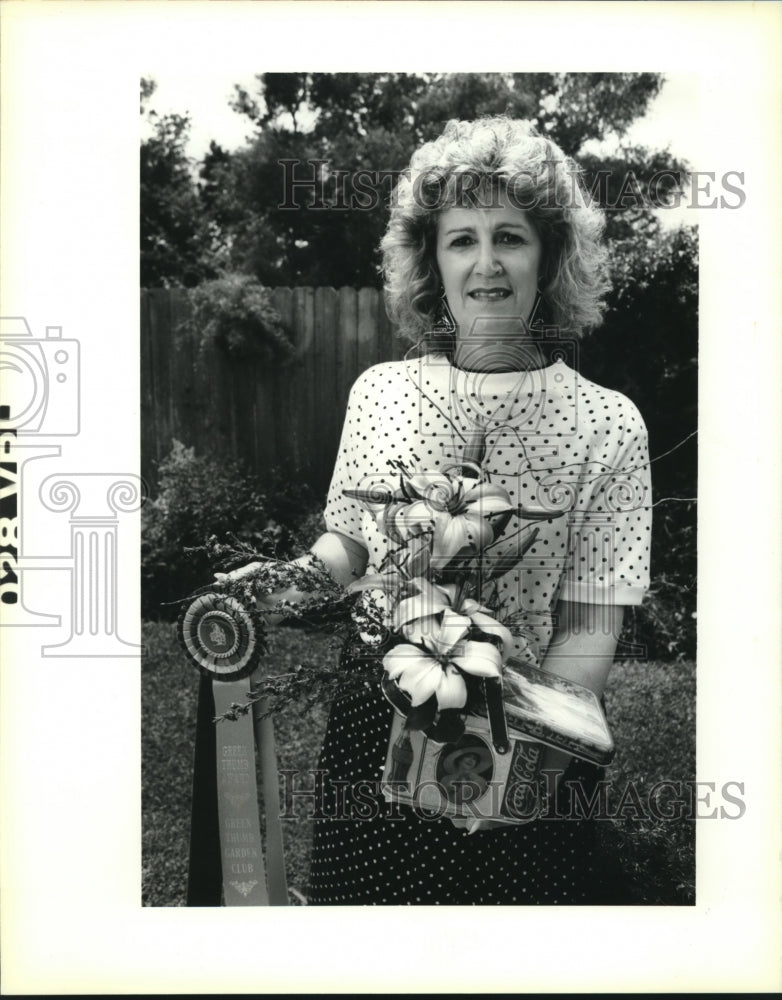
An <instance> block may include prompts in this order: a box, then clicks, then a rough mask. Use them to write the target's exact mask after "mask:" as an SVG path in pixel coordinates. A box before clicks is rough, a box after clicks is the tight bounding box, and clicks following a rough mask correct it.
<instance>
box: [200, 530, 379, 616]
mask: <svg viewBox="0 0 782 1000" xmlns="http://www.w3.org/2000/svg"><path fill="white" fill-rule="evenodd" d="M314 556H317V558H318V559H320V561H321V562H322V563H323V564H324V565H325V567H326V569H327V570H328V572H329V573H330V575H331V576H332V577H333V578H334V579H335V580H336V581H337V583H339V584H342V586H343V587H346V586H347V585H348V584H349V583H352V582H353V580H357V579H358V578H359V577H361V576H363V575H364V570H365V569H366V565H367V560H368V555H367V550H366V549H365V548H364V546H363V545H361V544H359V543H358V542H356V541H354V540H353V539H352V538H348V536H347V535H343V534H341V533H340V532H338V531H325V532H324V533H323V534H322V535H321V536H320V538H318V540H317V541H316V542H315V543H314V545H312V547H311V548H310V551H309V552H307V553H305V555H303V556H299V558H298V559H294V560H292V565H295V566H307V565H309V564H311V563H312V562H313V561H314V560H313V557H314ZM260 565H261V564H260V563H257V562H253V563H248V565H247V566H242V567H241V568H240V569H237V570H234V571H233V572H232V573H216V574H215V576H216V577H217V579H218V581H219V580H225V579H231V580H238V579H241V577H243V576H246V575H247V574H249V573H252V572H253V570H255V569H257V568H258V567H259V566H260ZM311 598H312V594H304V593H303V592H302V591H300V590H298V589H297V588H296V587H288V588H287V589H286V590H278V591H276V592H275V593H274V594H269V595H267V596H265V597H256V599H255V603H256V605H257V607H258V608H259V609H260V610H261V611H263V610H264V609H268V608H273V607H275V606H276V605H277V604H278V603H279V602H280V601H291V602H292V603H293V602H296V601H300V600H302V599H305V600H306V599H311ZM283 617H284V616H283V615H280V614H268V613H267V615H266V620H267V621H268V622H269V624H272V625H276V624H278V623H279V622H280V621H282V619H283Z"/></svg>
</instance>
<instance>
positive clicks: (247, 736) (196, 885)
mask: <svg viewBox="0 0 782 1000" xmlns="http://www.w3.org/2000/svg"><path fill="white" fill-rule="evenodd" d="M258 618H259V615H258V612H257V611H255V610H254V609H252V610H250V609H248V608H246V607H245V606H244V605H243V604H242V603H241V602H239V601H238V600H236V598H233V597H229V596H225V595H223V594H220V593H217V592H210V593H205V594H201V595H199V596H198V597H197V598H196V599H195V600H193V601H192V602H191V603H190V604H188V605H187V606H186V607H185V608H184V609H183V611H182V613H181V614H180V616H179V622H178V632H179V640H180V643H181V645H182V648H183V649H184V651H185V654H186V655H187V657H188V659H189V660H190V661H191V662H192V663H194V664H195V665H196V666H197V667H198V669H199V670H200V671H201V674H202V678H203V679H202V691H201V695H200V697H199V722H198V728H197V732H196V755H195V764H194V774H193V817H192V826H191V847H190V885H189V889H188V905H216V903H215V897H216V896H217V895H219V893H218V889H219V884H215V879H214V874H213V869H214V861H215V851H216V848H217V840H219V858H220V869H221V872H222V896H223V901H224V904H225V905H226V906H269V905H272V906H286V905H288V901H289V900H288V890H287V883H286V878H285V860H284V854H283V844H282V828H281V825H280V797H279V787H278V773H277V757H276V752H275V748H274V728H273V725H272V721H271V719H270V718H262V715H263V712H264V706H263V704H262V703H260V702H256V703H254V704H253V706H252V716H251V715H250V713H249V712H235V711H233V706H234V705H236V704H240V705H241V704H246V703H247V702H248V700H249V695H250V693H251V690H252V686H253V681H254V679H256V673H257V671H258V664H259V662H260V659H261V654H262V652H263V649H262V644H261V642H260V641H259V639H260V637H261V636H262V634H263V631H262V629H261V628H259V624H260V623H259V621H258ZM209 681H211V683H209ZM204 684H207V685H208V687H210V688H211V692H208V693H211V695H212V698H213V699H214V715H215V716H217V717H218V718H220V721H219V722H218V723H213V722H211V723H208V725H211V727H212V732H213V733H214V735H213V736H212V732H208V731H207V723H206V721H205V718H204V716H205V711H204V705H202V701H203V702H204V703H206V701H207V700H208V699H207V691H204V690H203V687H204ZM209 700H211V699H209ZM226 715H228V717H225V716H226ZM212 739H213V741H214V742H213V743H212ZM256 743H257V750H258V755H259V757H260V766H261V775H262V779H263V791H264V805H265V811H266V837H267V840H268V859H267V860H268V880H267V871H266V865H265V864H264V856H263V843H262V839H261V827H260V817H259V811H258V788H257V781H256ZM210 744H212V746H213V755H212V754H210V753H209V745H210ZM210 756H211V762H210V761H209V757H210ZM212 763H213V764H214V765H215V766H214V767H212ZM215 798H216V807H217V809H216V812H217V815H216V817H215V816H214V806H215ZM215 821H216V822H215ZM215 827H216V828H217V835H218V836H217V838H215V836H214V834H215Z"/></svg>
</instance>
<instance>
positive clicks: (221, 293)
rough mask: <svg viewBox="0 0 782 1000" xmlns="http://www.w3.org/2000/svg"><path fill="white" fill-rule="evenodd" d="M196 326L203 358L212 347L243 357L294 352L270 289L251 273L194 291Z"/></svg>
mask: <svg viewBox="0 0 782 1000" xmlns="http://www.w3.org/2000/svg"><path fill="white" fill-rule="evenodd" d="M191 302H192V305H193V317H192V321H191V322H192V325H193V326H194V328H195V329H196V330H197V331H198V349H199V354H200V355H201V356H202V357H203V355H204V354H206V353H207V352H208V351H209V350H210V348H211V347H212V346H214V347H217V348H218V349H220V350H223V351H225V352H227V353H228V354H229V355H230V356H231V357H233V358H237V359H242V358H248V357H253V356H257V357H261V358H263V359H264V360H267V361H271V360H279V359H280V358H286V357H291V356H292V355H293V352H294V347H293V344H292V343H291V341H290V339H289V337H288V334H287V333H286V331H285V328H284V326H283V324H282V320H281V319H280V315H279V313H278V312H277V310H276V309H275V308H274V306H273V305H272V301H271V295H270V292H269V290H268V288H264V287H263V285H261V283H260V282H259V281H258V279H257V278H255V277H253V276H252V275H248V274H228V275H225V276H223V277H221V278H218V279H216V280H215V281H207V282H204V284H201V285H199V286H198V287H197V288H194V289H193V291H192V292H191Z"/></svg>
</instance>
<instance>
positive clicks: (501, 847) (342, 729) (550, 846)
mask: <svg viewBox="0 0 782 1000" xmlns="http://www.w3.org/2000/svg"><path fill="white" fill-rule="evenodd" d="M393 711H394V710H393V708H391V706H390V705H389V704H388V702H387V701H386V700H385V699H384V698H383V696H382V694H381V693H380V690H379V687H378V690H377V692H376V693H373V694H364V693H360V694H350V695H348V696H346V697H343V698H341V699H338V700H337V701H336V702H335V703H334V705H333V707H332V711H331V715H330V718H329V723H328V728H327V732H326V738H325V742H324V746H323V750H322V753H321V759H320V764H319V768H320V769H321V770H322V771H323V772H324V773H323V789H324V795H325V798H324V802H323V808H322V811H321V818H320V819H316V820H315V836H314V843H313V852H312V864H311V873H310V892H309V902H310V904H312V905H321V906H323V905H340V904H341V905H349V904H354V905H356V904H364V905H438V904H462V905H465V904H486V905H490V904H542V905H554V904H584V903H594V902H596V901H598V895H597V894H598V892H599V886H598V885H597V884H596V882H595V877H594V871H593V867H592V858H593V846H594V839H595V833H596V831H595V823H596V821H595V820H592V821H589V820H586V819H556V818H551V819H540V820H536V821H534V822H531V823H526V824H520V825H515V826H504V827H502V828H494V829H491V830H481V831H478V832H476V833H473V834H468V833H467V831H466V830H465V829H460V828H458V827H455V826H454V825H453V823H451V821H450V820H449V819H447V818H440V819H433V818H426V817H424V816H423V815H422V812H421V811H420V810H413V809H412V808H408V807H406V806H402V805H399V804H396V803H388V802H386V801H385V799H384V797H383V795H382V793H381V792H380V790H379V781H380V778H381V776H382V769H383V765H384V763H385V758H386V749H387V745H388V737H389V732H390V729H391V720H392V716H393ZM602 773H603V772H602V770H601V769H599V768H596V767H593V766H592V765H589V764H586V763H584V762H576V761H574V762H573V764H572V765H571V767H570V768H569V770H568V771H567V772H566V774H565V776H564V777H563V781H564V780H567V781H568V782H573V781H579V782H580V783H581V785H582V787H583V788H584V792H585V794H587V795H589V794H591V791H592V789H593V788H594V785H595V783H596V782H597V781H598V780H599V779H600V778H601V777H602ZM563 811H564V810H560V812H563Z"/></svg>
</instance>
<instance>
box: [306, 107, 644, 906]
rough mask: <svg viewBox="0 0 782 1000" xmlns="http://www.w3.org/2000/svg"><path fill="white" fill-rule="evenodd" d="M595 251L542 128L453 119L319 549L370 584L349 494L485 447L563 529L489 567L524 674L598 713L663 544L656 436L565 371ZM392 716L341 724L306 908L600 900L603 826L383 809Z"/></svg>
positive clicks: (494, 476)
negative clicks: (402, 352)
mask: <svg viewBox="0 0 782 1000" xmlns="http://www.w3.org/2000/svg"><path fill="white" fill-rule="evenodd" d="M601 232H602V219H601V216H600V215H599V213H598V211H597V210H596V209H594V208H593V207H591V206H590V205H589V204H588V203H587V202H586V200H585V198H584V196H583V194H582V191H581V189H580V186H579V182H578V177H577V170H576V167H575V165H574V164H573V162H572V161H571V160H569V159H568V158H567V157H566V156H565V155H564V154H563V153H562V151H561V150H560V149H559V148H558V147H557V146H556V145H555V144H554V143H553V142H551V141H550V140H548V139H546V138H544V137H542V136H540V135H539V134H538V133H537V132H536V130H535V128H534V127H533V126H532V125H531V124H529V123H526V122H522V121H512V120H509V119H506V118H489V119H481V120H478V121H475V122H457V121H451V122H449V123H448V125H447V127H446V129H445V131H444V132H443V134H442V136H440V138H438V139H437V140H435V141H434V142H429V143H426V144H425V145H424V146H422V147H421V148H420V149H419V150H418V151H417V152H416V153H415V154H414V156H413V158H412V160H411V167H410V172H409V175H408V176H405V177H403V178H402V180H401V181H400V182H399V185H398V187H397V189H396V192H395V197H394V199H393V204H392V209H391V216H390V221H389V224H388V228H387V232H386V235H385V237H384V239H383V242H382V251H383V267H384V276H385V288H386V298H387V305H388V309H389V313H390V315H391V317H392V318H393V319H394V320H395V321H396V323H397V324H398V327H399V330H400V332H401V333H402V335H404V336H406V337H407V338H408V339H409V340H410V341H411V342H413V343H414V344H416V345H417V349H415V350H412V351H411V353H410V354H409V355H408V357H407V358H406V359H405V360H404V361H401V362H391V363H387V364H380V365H377V366H375V367H373V368H371V369H369V370H368V371H366V372H364V373H363V374H362V375H361V376H360V377H359V379H358V380H357V382H356V383H355V385H354V387H353V389H352V391H351V395H350V400H349V403H348V410H347V416H346V420H345V425H344V431H343V435H342V441H341V445H340V449H339V454H338V458H337V462H336V467H335V471H334V477H333V480H332V484H331V489H330V491H329V495H328V500H327V506H326V512H325V523H326V526H327V528H328V531H327V532H326V533H325V534H324V535H323V536H322V537H321V538H320V539H319V540H318V542H317V543H316V544H315V546H314V547H313V550H312V551H313V552H314V553H315V554H316V555H317V556H319V557H320V558H321V559H322V560H323V561H324V562H325V563H326V564H327V566H328V567H329V569H330V571H331V573H332V574H333V575H334V577H336V578H337V579H338V580H339V581H340V582H342V583H345V584H347V583H350V582H351V581H352V580H354V579H356V577H359V576H361V575H362V574H363V573H365V572H366V571H367V569H369V570H377V569H378V567H379V566H380V564H381V562H382V559H383V556H384V554H385V552H386V550H387V549H386V547H387V542H388V540H387V539H386V538H385V537H384V536H383V535H382V534H381V533H380V531H379V530H378V526H377V524H376V522H375V520H374V518H373V517H372V515H371V513H370V512H369V511H368V510H366V509H364V508H363V507H362V505H361V504H360V503H359V502H358V501H356V500H354V499H351V498H350V497H349V496H346V495H345V492H344V491H345V490H356V489H360V488H361V487H362V486H366V485H367V484H370V485H371V484H372V483H373V482H376V481H377V480H378V479H386V480H387V479H388V478H389V462H393V461H397V460H403V461H404V462H405V463H407V464H408V465H410V466H417V467H419V468H420V467H424V468H426V469H429V470H437V469H441V468H443V467H445V466H447V465H452V464H454V463H459V462H460V461H463V460H464V459H465V457H467V458H471V457H475V453H476V439H477V440H478V442H479V445H478V453H479V454H481V455H482V464H483V467H484V468H485V469H486V470H487V471H488V473H489V475H490V477H491V481H492V482H494V483H498V484H499V485H501V486H503V487H505V489H506V490H507V491H508V493H509V494H510V496H511V499H512V500H513V502H514V503H515V504H517V505H532V506H538V507H539V506H541V505H545V506H546V507H547V508H548V509H549V510H551V511H552V514H554V513H556V514H561V515H562V516H559V517H554V516H552V518H551V520H548V521H545V522H542V523H540V524H538V525H537V532H538V533H537V535H536V537H535V541H534V544H533V545H532V547H531V548H529V549H528V551H526V552H525V553H524V555H523V558H522V551H521V545H520V541H521V540H522V539H524V538H527V537H528V535H526V534H524V533H523V532H522V528H523V527H524V524H523V523H522V522H520V521H511V522H510V524H508V526H507V528H506V530H505V532H504V533H503V535H502V537H501V538H500V539H499V540H498V542H497V544H496V545H494V546H492V547H491V550H490V551H489V552H487V553H486V555H485V559H484V567H483V568H485V570H486V578H487V579H489V580H490V581H491V582H490V583H489V585H488V588H487V589H488V590H491V591H492V594H493V599H494V606H495V607H496V606H499V608H500V609H501V611H500V617H501V619H502V620H503V621H504V622H505V624H507V625H509V626H510V627H511V631H512V633H513V641H514V650H513V652H514V655H516V656H517V657H520V658H522V659H525V660H527V661H528V662H530V663H533V664H535V665H538V666H541V667H542V669H543V670H546V671H550V672H552V673H555V674H559V675H561V676H564V677H568V678H571V679H573V680H575V681H577V682H579V683H580V684H584V685H586V686H588V687H589V688H591V689H592V690H593V691H594V692H595V693H596V694H597V695H598V697H602V694H603V691H604V688H605V685H606V681H607V678H608V673H609V670H610V667H611V663H612V660H613V657H614V652H615V649H616V644H617V637H618V634H619V630H620V628H621V623H622V612H623V607H624V606H625V605H628V604H638V603H640V601H641V599H642V597H643V595H644V592H645V589H646V587H647V585H648V552H649V538H650V516H649V509H650V504H649V501H648V496H649V482H648V474H647V463H648V455H647V444H646V431H645V427H644V424H643V421H642V419H641V417H640V416H639V414H638V412H637V410H636V409H635V407H634V406H633V404H632V403H631V402H630V401H629V400H628V399H626V398H625V397H623V396H621V395H620V394H619V393H617V392H613V391H610V390H606V389H603V388H601V387H600V386H597V385H595V384H593V383H590V382H588V381H587V380H585V379H582V378H580V377H579V376H578V375H577V373H576V371H575V370H574V367H573V364H574V363H575V350H576V346H577V342H578V337H579V336H580V335H581V334H582V333H583V332H584V331H585V330H587V329H589V328H591V327H594V326H595V325H597V324H598V323H599V321H600V318H601V308H602V307H601V300H602V297H603V295H604V293H605V291H606V278H605V250H604V249H603V248H602V246H601V245H600V242H599V237H600V235H601ZM288 596H290V595H288ZM483 596H484V599H486V598H487V595H486V594H484V595H483ZM351 655H361V656H367V657H370V658H371V657H372V656H373V655H376V654H375V653H374V652H373V650H372V649H371V648H365V649H363V650H360V651H359V652H358V654H356V653H355V651H353V652H352V654H351ZM348 665H349V664H348ZM392 713H393V709H392V708H391V707H390V706H389V705H388V704H387V703H386V702H385V700H384V698H383V696H382V694H381V693H380V690H379V688H378V690H377V691H373V692H371V693H368V694H365V693H362V694H351V695H348V696H347V697H344V698H341V699H338V700H337V701H336V702H335V704H334V705H333V707H332V711H331V716H330V719H329V725H328V730H327V734H326V738H325V742H324V747H323V752H322V757H321V762H320V767H321V769H322V770H323V771H324V772H326V789H327V792H328V791H329V789H331V793H330V794H331V798H330V799H329V804H328V805H327V807H326V808H325V809H324V813H326V814H329V815H330V816H331V817H332V818H322V819H318V820H316V823H315V839H314V848H313V857H312V872H311V893H310V902H311V903H314V904H339V903H345V904H347V903H380V904H394V903H409V904H427V903H546V904H548V903H578V902H597V901H601V900H603V899H606V898H607V895H606V893H605V892H604V891H602V890H601V888H600V886H596V885H595V884H594V879H593V873H592V870H591V864H590V858H591V854H592V844H593V838H594V834H595V829H594V822H590V821H586V820H577V819H573V818H570V819H567V820H554V819H548V820H547V819H540V820H537V821H535V822H532V823H528V824H523V825H517V826H508V825H502V826H499V825H497V824H493V823H491V822H490V821H486V820H476V819H466V820H449V819H447V818H441V819H438V820H431V819H428V818H426V817H422V816H420V815H416V814H415V813H414V812H413V811H412V810H407V809H404V808H403V807H399V806H394V807H391V806H388V805H386V804H385V803H384V802H383V800H382V797H381V796H380V795H379V794H378V793H377V790H376V789H377V782H378V780H379V778H380V777H381V774H382V770H383V766H384V763H385V759H386V748H387V744H388V736H389V729H390V723H391V718H392ZM544 767H546V768H549V769H551V770H552V771H554V772H558V773H561V772H563V771H566V773H565V774H564V778H563V781H562V782H560V786H559V790H560V794H563V792H564V789H565V788H566V782H568V781H576V780H578V781H581V782H582V783H583V784H585V785H586V786H589V785H590V784H594V782H595V781H596V780H597V779H598V778H599V777H600V772H599V771H598V769H596V768H594V767H591V766H590V765H586V764H583V763H580V762H577V761H574V760H571V759H570V758H568V757H567V756H566V755H565V754H563V753H561V752H559V751H555V750H553V749H550V750H547V752H546V755H545V758H544ZM358 783H363V786H362V788H363V794H364V795H366V793H367V788H371V789H374V797H373V803H374V806H375V808H374V810H370V812H372V813H373V815H372V816H370V817H369V818H365V816H363V815H362V816H356V817H355V818H349V811H348V812H347V813H346V810H345V809H344V801H345V800H344V797H343V798H342V799H341V802H342V804H343V808H342V809H341V810H340V795H341V794H342V792H344V789H345V788H346V787H347V788H355V787H356V785H357V784H358ZM340 789H341V790H342V792H340ZM338 792H339V794H338ZM335 813H340V815H336V816H335V815H334V814H335Z"/></svg>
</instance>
